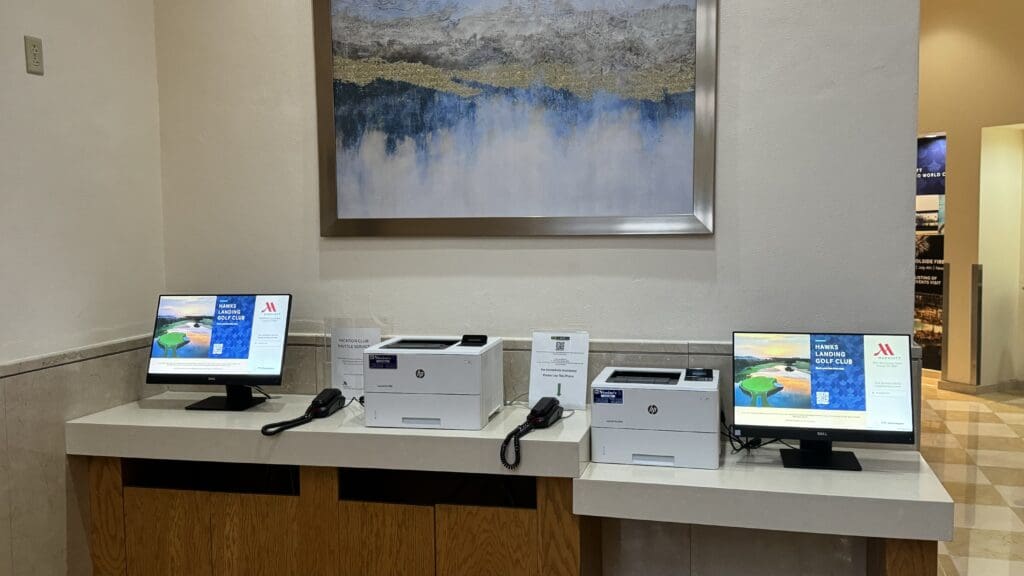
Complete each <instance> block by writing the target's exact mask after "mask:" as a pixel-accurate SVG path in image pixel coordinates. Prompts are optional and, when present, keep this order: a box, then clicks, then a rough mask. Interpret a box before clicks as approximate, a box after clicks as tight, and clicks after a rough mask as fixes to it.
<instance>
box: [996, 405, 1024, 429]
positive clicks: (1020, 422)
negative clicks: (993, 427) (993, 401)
mask: <svg viewBox="0 0 1024 576" xmlns="http://www.w3.org/2000/svg"><path fill="white" fill-rule="evenodd" d="M993 410H995V411H996V413H995V414H996V418H999V419H1000V420H1002V421H1003V422H1004V423H1006V424H1016V425H1017V426H1024V412H999V409H998V408H993Z"/></svg>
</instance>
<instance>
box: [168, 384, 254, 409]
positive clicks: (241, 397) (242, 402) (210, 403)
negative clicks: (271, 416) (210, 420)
mask: <svg viewBox="0 0 1024 576" xmlns="http://www.w3.org/2000/svg"><path fill="white" fill-rule="evenodd" d="M227 389H228V395H227V396H210V397H208V398H204V399H202V400H200V401H199V402H195V403H193V404H189V405H188V406H185V410H218V411H227V412H242V411H243V410H248V409H249V408H252V407H253V406H256V405H258V404H262V403H263V402H264V401H265V400H266V398H254V397H253V395H252V388H250V387H248V386H238V385H233V384H229V385H227Z"/></svg>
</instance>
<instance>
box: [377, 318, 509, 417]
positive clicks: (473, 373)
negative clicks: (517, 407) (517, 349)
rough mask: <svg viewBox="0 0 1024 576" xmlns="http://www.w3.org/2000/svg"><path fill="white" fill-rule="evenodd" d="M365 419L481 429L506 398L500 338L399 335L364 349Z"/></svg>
mask: <svg viewBox="0 0 1024 576" xmlns="http://www.w3.org/2000/svg"><path fill="white" fill-rule="evenodd" d="M363 394H364V397H363V401H364V406H365V409H366V425H367V426H381V427H389V428H444V429H454V430H480V429H482V428H483V427H484V426H486V425H487V421H488V420H489V419H490V417H491V415H492V414H494V413H495V412H497V411H498V409H499V408H501V405H502V403H504V401H505V390H504V388H503V385H502V344H501V338H488V337H487V336H463V337H462V338H461V339H460V338H458V337H434V336H431V337H421V336H414V337H399V338H392V339H390V340H386V341H384V342H381V343H380V344H377V345H375V346H370V347H369V348H367V349H366V350H364V351H363Z"/></svg>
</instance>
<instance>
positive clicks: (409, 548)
mask: <svg viewBox="0 0 1024 576" xmlns="http://www.w3.org/2000/svg"><path fill="white" fill-rule="evenodd" d="M339 506H340V509H341V510H340V518H341V526H343V527H344V528H343V529H342V530H341V531H340V532H339V536H340V539H341V556H342V562H341V565H342V569H341V574H342V576H364V575H369V576H433V575H434V508H433V507H432V506H411V505H407V504H378V503H374V502H349V501H342V502H340V503H339Z"/></svg>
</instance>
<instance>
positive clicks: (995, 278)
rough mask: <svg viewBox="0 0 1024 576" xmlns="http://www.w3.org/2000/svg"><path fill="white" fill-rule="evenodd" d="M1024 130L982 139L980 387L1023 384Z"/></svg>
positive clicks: (990, 132)
mask: <svg viewBox="0 0 1024 576" xmlns="http://www.w3.org/2000/svg"><path fill="white" fill-rule="evenodd" d="M1022 177H1024V131H1022V128H1021V127H1019V126H1018V127H1000V128H985V129H984V130H982V136H981V185H980V199H979V206H978V212H979V215H978V222H979V230H978V261H979V262H980V263H981V264H982V266H984V270H985V278H984V282H985V294H984V298H983V301H982V314H981V317H982V324H981V325H982V335H981V339H982V348H981V359H980V360H981V380H980V381H979V383H980V384H981V385H994V384H1001V383H1004V382H1012V381H1016V380H1020V379H1021V377H1022V376H1024V374H1022V371H1021V368H1022V365H1024V358H1021V357H1020V346H1021V343H1022V342H1024V339H1022V336H1024V334H1022V333H1021V330H1022V328H1024V323H1022V322H1021V313H1022V312H1024V308H1022V307H1021V304H1022V302H1021V299H1022V297H1024V294H1022V292H1021V287H1022V286H1024V284H1022V283H1021V271H1022V269H1021V258H1022V257H1024V251H1022V249H1021V240H1022V230H1021V229H1022V221H1021V216H1022V214H1021V210H1022V193H1024V187H1022V180H1021V178H1022Z"/></svg>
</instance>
